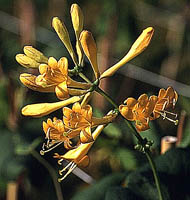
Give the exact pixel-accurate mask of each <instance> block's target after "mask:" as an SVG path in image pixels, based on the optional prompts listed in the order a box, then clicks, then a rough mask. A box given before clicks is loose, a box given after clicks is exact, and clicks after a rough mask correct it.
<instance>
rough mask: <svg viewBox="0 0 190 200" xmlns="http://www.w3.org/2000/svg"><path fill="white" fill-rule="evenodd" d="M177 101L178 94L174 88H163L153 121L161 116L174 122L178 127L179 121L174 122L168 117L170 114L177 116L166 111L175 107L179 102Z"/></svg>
mask: <svg viewBox="0 0 190 200" xmlns="http://www.w3.org/2000/svg"><path fill="white" fill-rule="evenodd" d="M177 99H178V94H177V92H176V91H175V90H174V89H173V88H172V87H168V88H167V90H165V89H163V88H162V89H160V91H159V94H158V100H157V102H156V105H155V107H154V110H153V118H152V119H157V118H159V117H160V116H162V117H163V119H168V120H169V121H172V122H174V123H175V124H176V125H177V123H178V120H173V119H171V118H168V117H167V114H168V115H173V116H174V117H175V118H176V117H177V114H175V113H171V112H168V111H166V110H165V109H168V108H170V107H174V106H175V104H176V102H177Z"/></svg>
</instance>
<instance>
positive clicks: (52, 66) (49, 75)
mask: <svg viewBox="0 0 190 200" xmlns="http://www.w3.org/2000/svg"><path fill="white" fill-rule="evenodd" d="M39 72H40V75H38V76H35V75H32V74H27V73H24V74H21V75H20V80H21V82H22V83H23V84H24V85H26V86H27V87H29V88H30V89H33V90H36V91H40V92H55V93H56V95H57V97H58V98H59V99H61V100H64V99H66V98H69V96H70V95H72V96H74V95H82V94H85V93H87V91H86V90H87V89H89V88H90V86H91V85H90V84H89V83H83V82H77V81H75V80H73V79H71V78H70V77H69V75H68V60H67V58H66V57H62V58H61V59H60V60H59V61H58V62H57V60H56V59H55V58H53V57H50V58H49V59H48V64H40V65H39ZM76 88H77V89H76Z"/></svg>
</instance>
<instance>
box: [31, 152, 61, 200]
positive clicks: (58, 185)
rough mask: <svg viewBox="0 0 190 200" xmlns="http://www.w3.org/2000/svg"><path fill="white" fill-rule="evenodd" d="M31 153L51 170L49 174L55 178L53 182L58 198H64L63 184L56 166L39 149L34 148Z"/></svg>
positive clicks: (59, 199)
mask: <svg viewBox="0 0 190 200" xmlns="http://www.w3.org/2000/svg"><path fill="white" fill-rule="evenodd" d="M31 155H32V156H33V157H34V158H36V159H37V160H38V161H39V162H40V163H41V164H42V165H43V166H44V167H45V168H46V169H47V170H48V172H49V174H50V176H51V178H52V180H53V184H54V187H55V191H56V195H57V199H58V200H63V195H62V191H61V186H60V183H59V182H58V181H57V174H56V172H55V170H54V168H53V167H52V166H51V165H50V164H49V163H48V162H47V161H46V160H45V159H44V158H42V157H41V156H40V154H39V153H38V152H37V151H35V150H32V151H31Z"/></svg>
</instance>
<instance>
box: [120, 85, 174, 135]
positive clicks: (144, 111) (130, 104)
mask: <svg viewBox="0 0 190 200" xmlns="http://www.w3.org/2000/svg"><path fill="white" fill-rule="evenodd" d="M177 99H178V95H177V92H176V91H175V90H173V88H172V87H168V88H167V90H165V89H163V88H162V89H160V91H159V94H158V96H155V95H153V96H150V97H149V98H148V96H147V95H146V94H142V95H141V96H140V97H139V98H138V100H136V99H134V98H132V97H129V98H127V99H126V100H125V101H124V105H120V106H119V111H120V113H121V114H122V116H123V117H125V118H126V119H127V120H130V121H135V122H136V124H135V126H136V129H137V130H138V131H139V132H141V131H145V130H147V129H149V121H151V120H155V119H157V118H159V117H160V116H162V117H163V119H168V120H169V121H172V122H174V123H175V125H177V123H178V120H173V119H171V118H169V117H167V114H169V115H173V116H174V117H175V118H176V117H177V115H176V114H174V113H171V112H168V111H166V109H168V108H170V107H174V106H175V104H176V102H177Z"/></svg>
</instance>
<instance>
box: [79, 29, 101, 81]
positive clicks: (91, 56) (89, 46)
mask: <svg viewBox="0 0 190 200" xmlns="http://www.w3.org/2000/svg"><path fill="white" fill-rule="evenodd" d="M80 42H81V45H82V48H83V51H84V53H85V55H86V56H87V58H88V60H89V61H90V64H91V65H92V68H93V71H94V74H95V76H96V78H99V76H100V72H99V69H98V63H97V48H96V43H95V41H94V38H93V36H92V33H90V32H89V31H82V33H81V35H80Z"/></svg>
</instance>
